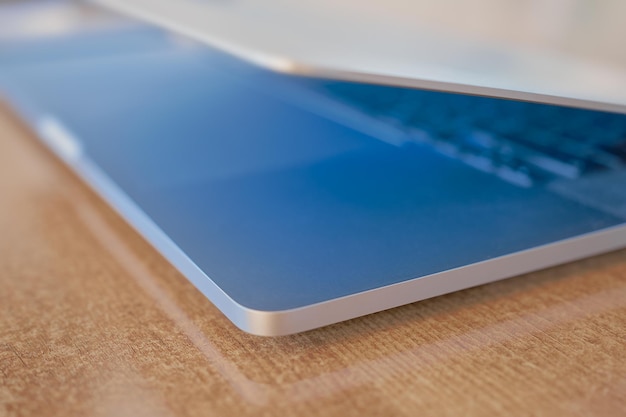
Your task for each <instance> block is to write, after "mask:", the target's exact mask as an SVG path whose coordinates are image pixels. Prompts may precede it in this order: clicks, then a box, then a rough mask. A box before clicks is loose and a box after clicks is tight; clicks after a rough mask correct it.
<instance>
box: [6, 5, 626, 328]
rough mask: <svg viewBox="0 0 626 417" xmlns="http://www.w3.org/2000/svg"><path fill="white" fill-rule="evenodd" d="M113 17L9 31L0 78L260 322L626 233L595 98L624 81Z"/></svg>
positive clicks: (519, 264)
mask: <svg viewBox="0 0 626 417" xmlns="http://www.w3.org/2000/svg"><path fill="white" fill-rule="evenodd" d="M116 19H120V20H122V21H123V22H125V23H124V24H119V25H113V26H110V27H101V28H99V29H97V30H84V29H80V30H79V29H77V30H68V31H64V32H63V33H60V34H56V35H54V36H43V37H41V36H39V37H38V36H31V37H29V36H22V37H13V38H10V37H9V38H1V37H0V91H1V92H2V94H3V98H4V99H5V100H7V101H8V102H9V103H10V104H11V105H12V106H13V107H14V108H15V109H16V110H17V112H18V113H19V114H20V115H21V116H22V117H23V119H24V120H25V121H26V122H27V123H29V124H30V125H31V126H33V128H34V129H35V131H36V132H37V134H38V135H39V137H40V138H41V140H42V141H43V143H45V144H46V145H47V146H48V147H49V148H50V149H51V150H52V151H53V152H55V153H56V154H57V155H58V156H59V157H60V158H62V159H63V160H64V161H65V162H66V163H67V164H68V165H69V166H71V167H72V168H73V169H74V170H75V171H76V172H77V173H78V174H79V175H80V176H81V177H82V178H83V179H84V180H85V181H86V182H87V183H88V184H89V185H91V186H92V187H93V188H94V189H96V190H97V191H98V192H99V193H100V194H101V195H102V196H103V197H104V198H105V199H106V200H107V201H108V202H109V203H110V204H111V206H112V207H113V208H115V209H116V210H117V211H118V212H119V213H120V214H121V215H122V216H123V217H124V218H125V219H126V220H127V221H128V222H129V224H130V225H132V226H133V227H134V228H135V229H136V230H138V231H139V232H140V233H141V234H142V235H143V236H144V237H145V238H146V239H147V240H148V241H149V242H150V243H151V244H152V245H154V247H155V248H156V249H157V250H159V251H160V253H162V254H163V256H164V257H165V258H166V259H168V261H170V262H171V263H172V264H173V265H175V266H176V267H177V268H178V269H179V270H180V271H181V272H182V273H183V274H184V275H185V276H186V277H187V278H188V279H189V280H190V281H191V282H193V283H194V285H195V286H196V287H197V288H198V289H199V290H200V291H202V292H203V293H204V294H205V295H206V296H207V298H208V299H209V300H211V302H213V303H214V304H215V305H216V306H217V307H218V308H219V309H220V310H221V311H222V312H223V313H224V314H225V315H226V316H227V317H229V318H230V319H231V320H232V321H233V323H235V324H236V325H237V326H239V327H240V328H241V329H243V330H245V331H248V332H251V333H254V334H258V335H268V336H276V335H284V334H290V333H295V332H300V331H305V330H309V329H313V328H316V327H320V326H323V325H327V324H331V323H335V322H339V321H342V320H347V319H350V318H354V317H358V316H362V315H366V314H369V313H374V312H377V311H380V310H384V309H388V308H392V307H397V306H400V305H403V304H407V303H411V302H415V301H418V300H422V299H425V298H428V297H433V296H437V295H441V294H445V293H448V292H451V291H456V290H460V289H463V288H468V287H472V286H476V285H481V284H485V283H488V282H491V281H494V280H498V279H503V278H507V277H511V276H515V275H519V274H522V273H525V272H529V271H533V270H536V269H540V268H545V267H548V266H551V265H556V264H559V263H563V262H567V261H571V260H575V259H579V258H582V257H585V256H590V255H593V254H598V253H602V252H605V251H609V250H613V249H617V248H621V247H624V246H626V187H625V184H626V116H625V115H624V114H623V113H620V112H615V111H604V110H607V109H606V108H603V106H602V105H601V106H597V105H596V104H597V103H605V104H606V105H607V106H608V107H610V109H611V110H616V109H618V110H619V108H620V107H619V106H621V104H620V103H621V102H620V100H619V99H618V100H616V101H606V102H603V101H595V99H591V98H590V97H587V98H582V96H577V97H576V98H575V102H576V103H579V104H582V107H583V108H578V107H575V106H572V104H573V103H574V102H570V101H568V103H567V104H568V106H561V105H555V104H546V103H535V102H524V101H515V100H510V99H507V98H502V97H481V96H473V95H466V94H460V93H458V92H451V91H427V90H422V89H416V88H407V87H406V86H390V85H377V84H368V83H362V82H359V81H354V80H353V81H346V80H343V79H342V80H340V79H332V78H328V77H312V76H301V75H294V74H284V73H278V72H276V71H272V70H268V69H267V68H265V67H263V66H258V65H251V64H250V63H249V62H248V61H247V60H241V59H240V57H236V56H235V57H233V56H232V54H229V53H224V51H223V50H222V49H219V48H218V49H216V48H213V47H210V46H207V45H206V44H204V43H197V42H194V41H190V40H189V39H188V38H181V37H179V36H174V35H172V33H171V32H168V31H164V30H162V29H160V28H158V27H154V26H150V25H146V24H142V23H137V22H133V21H127V20H125V19H123V18H116ZM526 93H528V91H526V92H524V94H526ZM544 93H545V92H540V93H538V94H544ZM533 94H535V92H533ZM555 97H556V96H555ZM560 97H561V98H563V96H560ZM570 98H571V97H570ZM570 98H568V100H569V99H570ZM596 98H597V97H596ZM559 100H560V99H559ZM590 103H591V105H589V104H590ZM593 103H596V104H593ZM615 106H617V107H615ZM86 279H89V277H86Z"/></svg>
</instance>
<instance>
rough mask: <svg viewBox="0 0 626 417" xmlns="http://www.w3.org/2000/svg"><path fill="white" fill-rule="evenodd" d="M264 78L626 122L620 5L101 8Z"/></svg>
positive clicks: (306, 2) (624, 25)
mask: <svg viewBox="0 0 626 417" xmlns="http://www.w3.org/2000/svg"><path fill="white" fill-rule="evenodd" d="M96 1H98V2H99V3H102V4H105V5H107V6H110V7H113V8H114V9H117V10H119V11H122V12H125V13H128V14H131V15H134V16H137V17H141V18H144V19H147V20H150V21H152V22H155V23H158V24H160V25H163V26H165V27H168V28H170V29H173V30H175V31H178V32H181V33H183V34H185V35H188V36H191V37H193V38H195V39H198V40H201V41H204V42H206V43H208V44H210V45H212V46H214V47H217V48H220V49H222V50H225V51H227V52H230V53H232V54H235V55H237V56H239V57H241V58H244V59H246V60H249V61H252V62H254V63H256V64H260V65H262V66H266V67H268V68H271V69H274V70H278V71H283V72H288V73H293V74H301V75H311V76H320V77H330V78H337V79H346V80H355V81H356V80H358V81H364V82H373V83H382V84H393V85H402V86H410V87H418V88H428V89H436V90H445V91H455V92H464V93H471V94H480V95H492V96H500V97H508V98H514V99H522V100H533V101H542V102H549V103H553V104H564V105H572V106H581V107H588V108H595V109H603V110H609V111H616V112H622V113H626V47H625V46H624V39H626V2H624V1H623V0H602V1H598V0H525V1H523V0H522V1H520V0H472V1H470V2H468V1H464V0H442V1H438V2H430V1H425V0H385V1H384V2H372V1H358V0H341V1H333V0H299V1H286V0H264V1H254V0H176V1H170V0H96Z"/></svg>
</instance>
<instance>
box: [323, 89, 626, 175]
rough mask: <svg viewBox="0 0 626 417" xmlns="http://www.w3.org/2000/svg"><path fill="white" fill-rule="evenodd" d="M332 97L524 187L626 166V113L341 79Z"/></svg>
mask: <svg viewBox="0 0 626 417" xmlns="http://www.w3.org/2000/svg"><path fill="white" fill-rule="evenodd" d="M322 88H323V89H324V91H325V93H326V94H328V95H329V96H330V97H331V98H333V99H334V100H339V101H340V102H342V103H344V104H346V105H348V106H350V107H352V108H355V109H357V111H358V112H360V113H362V114H364V115H365V116H366V117H368V118H371V119H374V120H376V121H380V122H382V123H385V124H387V125H391V126H394V127H395V128H397V129H398V130H399V131H401V132H402V134H403V136H405V139H406V140H405V142H404V144H407V145H410V144H411V143H423V144H427V145H429V146H431V147H432V148H434V149H435V150H437V151H438V152H440V153H442V154H445V155H447V156H449V157H452V158H455V159H457V160H460V161H462V162H464V163H466V164H468V165H471V166H473V167H474V168H477V169H479V170H482V171H485V172H489V173H493V174H496V175H498V176H499V177H501V178H503V179H505V180H507V181H509V182H511V183H514V184H517V185H520V186H524V187H530V186H534V185H539V184H544V183H546V182H550V181H553V180H555V179H576V178H579V177H581V176H583V175H586V174H589V173H594V172H599V171H607V170H621V169H625V168H626V115H622V114H613V113H606V112H600V111H592V110H583V109H574V108H568V107H561V106H553V105H545V104H537V103H527V102H521V101H513V100H502V99H494V98H486V97H476V96H467V95H459V94H449V93H440V92H432V91H423V90H411V89H404V88H394V87H386V86H376V85H363V84H351V83H342V82H341V83H340V82H337V83H335V82H329V83H324V85H323V87H322Z"/></svg>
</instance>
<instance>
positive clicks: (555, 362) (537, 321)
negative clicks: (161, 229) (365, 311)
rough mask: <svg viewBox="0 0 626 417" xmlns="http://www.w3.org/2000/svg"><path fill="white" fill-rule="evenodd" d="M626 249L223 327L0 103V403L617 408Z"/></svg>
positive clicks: (29, 412)
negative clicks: (371, 303)
mask: <svg viewBox="0 0 626 417" xmlns="http://www.w3.org/2000/svg"><path fill="white" fill-rule="evenodd" d="M625 341H626V251H618V252H613V253H610V254H606V255H603V256H598V257H595V258H591V259H586V260H583V261H580V262H576V263H571V264H568V265H565V266H562V267H558V268H553V269H549V270H545V271H541V272H538V273H534V274H529V275H525V276H521V277H517V278H513V279H509V280H506V281H501V282H497V283H494V284H490V285H485V286H482V287H479V288H474V289H470V290H466V291H461V292H458V293H455V294H451V295H447V296H442V297H438V298H436V299H432V300H428V301H424V302H420V303H416V304H413V305H409V306H405V307H401V308H396V309H393V310H390V311H386V312H382V313H378V314H374V315H370V316H368V317H364V318H360V319H355V320H351V321H349V322H346V323H341V324H337V325H333V326H330V327H327V328H324V329H319V330H315V331H311V332H307V333H304V334H301V335H295V336H289V337H281V338H260V337H255V336H250V335H247V334H245V333H242V332H241V331H239V330H237V329H236V328H235V327H234V326H233V325H231V324H230V323H229V322H228V320H227V319H225V318H224V317H223V316H222V315H221V314H220V313H219V311H217V309H216V308H215V307H214V306H213V305H211V303H210V302H208V301H207V300H206V299H205V298H204V297H203V296H202V295H201V294H200V293H199V292H198V291H197V290H195V289H194V288H193V286H192V285H191V284H189V283H188V282H187V281H186V280H185V279H184V278H183V277H182V276H181V275H180V274H179V273H178V272H177V271H176V270H175V269H174V268H172V267H171V266H170V265H169V264H168V263H167V262H166V261H164V260H163V259H162V258H161V257H160V256H159V255H158V254H157V253H156V252H155V251H154V250H153V249H152V248H151V247H150V246H149V245H148V244H147V243H146V242H144V241H143V240H142V239H141V238H140V237H139V236H138V235H137V234H136V233H135V232H134V231H133V230H132V229H131V228H130V227H129V226H128V225H127V224H125V223H124V222H123V221H122V220H121V219H120V218H119V217H118V216H117V215H116V214H115V213H114V212H113V211H112V210H111V209H109V208H108V207H107V206H106V205H105V204H104V203H103V202H102V201H101V200H100V199H99V198H98V197H97V196H96V195H94V193H92V192H91V191H90V190H89V189H88V187H86V186H85V185H83V184H82V183H81V182H80V180H78V179H77V178H76V177H75V176H74V175H73V174H72V173H71V172H70V171H69V170H68V169H67V168H65V167H64V166H63V165H62V164H61V163H60V162H58V161H57V160H56V159H55V158H54V157H53V156H52V155H51V154H50V153H49V152H48V151H47V150H46V149H44V148H43V147H42V146H41V145H40V144H39V143H38V142H37V141H36V139H35V138H34V137H33V136H32V135H31V134H30V133H29V131H28V130H27V128H25V127H24V126H23V125H22V124H21V123H20V122H19V121H18V120H17V119H16V118H15V117H14V116H11V114H10V112H9V111H8V109H7V108H6V107H5V108H4V109H0V415H2V416H133V417H135V416H209V415H220V416H230V415H232V416H248V415H249V416H264V415H266V416H280V415H290V416H291V415H298V416H303V415H319V416H365V415H407V416H409V415H410V416H414V415H421V416H428V415H433V416H448V415H449V416H458V415H463V416H486V415H534V416H552V415H557V416H565V415H567V416H577V415H581V416H583V415H584V416H586V415H601V416H610V415H615V416H623V415H624V413H625V411H624V410H626V347H625Z"/></svg>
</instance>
